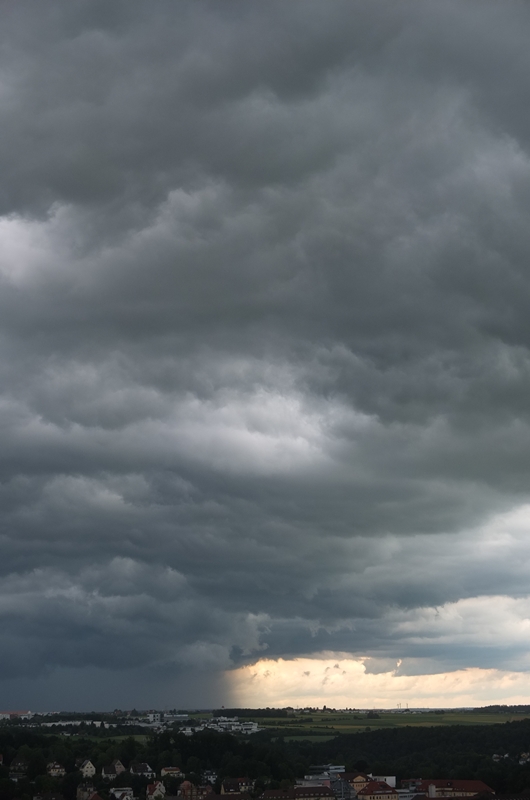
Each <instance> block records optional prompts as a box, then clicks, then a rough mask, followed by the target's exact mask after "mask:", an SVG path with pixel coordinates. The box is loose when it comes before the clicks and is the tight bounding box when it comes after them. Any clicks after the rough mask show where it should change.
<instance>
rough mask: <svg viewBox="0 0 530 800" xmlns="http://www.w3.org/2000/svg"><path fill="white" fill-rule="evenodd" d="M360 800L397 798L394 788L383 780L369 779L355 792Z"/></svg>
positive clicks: (392, 799) (394, 799)
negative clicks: (362, 787)
mask: <svg viewBox="0 0 530 800" xmlns="http://www.w3.org/2000/svg"><path fill="white" fill-rule="evenodd" d="M357 797H359V799H360V800H385V798H386V799H387V800H398V798H399V795H398V793H397V792H396V790H395V789H394V788H393V787H392V786H389V785H388V783H385V781H370V782H369V783H368V784H367V785H366V786H365V787H364V789H361V790H360V791H359V792H358V793H357Z"/></svg>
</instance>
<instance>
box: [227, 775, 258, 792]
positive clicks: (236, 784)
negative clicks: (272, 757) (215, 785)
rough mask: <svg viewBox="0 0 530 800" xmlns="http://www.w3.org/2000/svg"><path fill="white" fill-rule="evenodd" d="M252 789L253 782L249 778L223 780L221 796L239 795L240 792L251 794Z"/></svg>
mask: <svg viewBox="0 0 530 800" xmlns="http://www.w3.org/2000/svg"><path fill="white" fill-rule="evenodd" d="M253 789H254V781H252V780H250V778H225V780H224V781H223V782H222V784H221V794H234V793H235V794H241V792H251V791H252V790H253Z"/></svg>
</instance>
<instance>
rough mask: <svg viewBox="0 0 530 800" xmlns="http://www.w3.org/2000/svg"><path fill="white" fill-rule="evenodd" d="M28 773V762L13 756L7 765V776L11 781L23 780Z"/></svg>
mask: <svg viewBox="0 0 530 800" xmlns="http://www.w3.org/2000/svg"><path fill="white" fill-rule="evenodd" d="M27 774H28V762H27V761H24V759H23V758H15V759H14V761H12V762H11V764H10V765H9V777H10V779H11V780H12V781H15V783H16V782H17V781H20V780H23V779H24V778H25V777H26V776H27Z"/></svg>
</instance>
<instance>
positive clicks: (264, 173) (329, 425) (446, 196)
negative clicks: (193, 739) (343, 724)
mask: <svg viewBox="0 0 530 800" xmlns="http://www.w3.org/2000/svg"><path fill="white" fill-rule="evenodd" d="M6 9H7V11H6V25H5V29H3V32H2V37H3V49H2V51H1V52H2V55H1V58H0V122H1V124H2V130H3V144H2V148H1V151H0V169H1V170H2V175H3V180H2V188H1V191H0V213H1V214H2V216H1V218H0V237H1V240H2V248H1V249H2V254H1V256H0V385H1V393H0V429H1V436H2V448H1V450H0V520H1V523H0V525H1V527H0V537H1V543H2V556H3V557H2V562H1V564H0V572H1V576H0V618H1V624H0V637H1V650H2V659H1V662H0V674H1V675H2V676H3V677H4V679H5V680H6V681H8V682H12V681H13V680H14V679H16V678H17V676H22V679H24V676H27V679H28V680H32V681H34V684H33V685H34V686H36V685H37V684H38V685H39V686H41V685H42V686H44V684H42V683H39V681H41V682H42V681H45V680H48V682H49V686H50V687H51V686H52V685H55V684H53V681H54V680H56V677H54V676H57V675H59V674H63V673H62V672H61V670H63V671H64V670H66V671H67V672H68V675H69V677H68V679H67V680H66V681H65V685H66V684H68V686H69V687H71V684H72V682H75V675H79V676H81V675H83V674H85V672H86V669H88V670H96V671H97V670H101V671H102V674H105V675H107V677H106V678H105V679H98V680H101V687H102V688H101V693H100V695H99V696H100V702H101V704H102V705H105V704H107V703H110V702H112V701H111V700H110V697H111V695H112V696H114V695H113V693H114V692H115V683H114V682H113V681H114V677H113V675H114V674H115V672H116V671H118V674H122V675H123V676H126V675H127V676H128V677H124V683H123V685H127V686H128V687H129V688H128V689H127V691H128V692H129V695H130V700H127V697H123V704H124V705H127V704H130V705H134V704H135V702H136V700H135V691H137V692H138V693H139V694H138V696H142V697H144V698H145V702H146V703H149V702H150V701H149V695H148V693H147V694H146V693H145V682H146V681H148V680H149V679H148V678H146V676H148V675H154V674H159V673H160V671H162V672H163V673H164V675H165V676H175V680H174V682H172V681H173V679H172V678H171V679H170V678H168V679H167V682H164V681H165V679H164V681H162V682H160V681H159V685H162V684H163V685H164V686H167V687H169V688H168V689H167V691H168V695H169V694H171V698H172V699H173V698H174V701H175V702H177V703H181V704H185V703H186V702H188V701H189V702H190V703H201V702H202V701H203V699H204V698H205V697H208V698H210V700H209V702H210V703H212V702H214V700H215V702H219V701H220V700H222V699H223V698H224V695H223V694H222V693H223V692H228V691H229V689H227V688H226V685H225V686H224V688H223V685H222V684H220V683H219V681H218V679H217V678H214V677H213V676H214V675H215V674H218V673H219V672H220V671H224V670H227V669H232V668H237V667H240V666H241V665H242V664H248V663H249V662H251V661H253V660H254V661H255V660H257V659H259V658H261V657H264V656H267V657H269V658H272V659H273V658H279V657H285V658H296V657H298V656H310V655H311V654H315V653H316V654H318V653H320V652H324V651H326V652H337V653H350V654H352V656H353V657H355V658H366V657H370V658H371V659H372V661H371V662H363V663H366V664H368V663H371V664H372V665H373V668H374V670H376V669H379V668H380V669H381V670H386V666H385V665H388V663H394V662H396V663H397V661H398V660H401V664H402V666H401V667H400V669H401V671H402V672H403V674H405V675H407V674H413V673H414V674H416V673H418V674H421V672H422V670H423V672H425V673H429V674H434V673H437V672H443V671H445V670H455V669H464V668H468V667H469V668H488V669H490V668H491V669H499V670H503V669H504V670H508V671H509V670H513V671H517V670H522V671H524V670H527V669H528V663H527V655H526V650H525V643H524V639H525V630H526V629H525V625H526V619H527V603H528V601H527V591H528V590H527V587H528V554H527V549H528V548H527V545H526V530H527V528H528V507H527V503H528V485H529V481H528V479H529V473H530V458H529V453H530V425H529V412H528V403H527V402H526V400H527V396H528V389H529V387H530V356H529V346H530V328H529V325H528V313H527V307H528V299H529V296H530V276H529V273H528V265H527V260H528V259H527V252H528V246H529V244H530V241H529V236H528V225H527V214H528V207H529V203H530V158H529V136H530V129H529V124H528V119H527V114H526V112H525V111H524V109H525V108H526V104H525V97H526V83H527V74H528V64H527V61H528V58H529V56H528V52H527V46H526V42H527V33H528V28H529V27H530V14H529V12H528V10H527V9H525V8H524V7H522V6H520V5H516V4H511V3H509V2H508V3H504V4H503V5H502V7H501V6H499V5H498V4H494V3H491V4H488V3H486V4H481V6H480V9H479V8H478V6H476V5H475V4H474V3H468V4H466V5H465V7H464V6H462V4H457V3H444V2H443V3H437V4H436V5H435V6H433V5H426V6H421V7H420V6H418V5H417V4H414V3H407V2H405V3H401V4H399V5H396V4H394V3H385V2H378V3H375V4H374V3H371V2H370V3H368V2H367V3H358V4H351V3H347V2H338V1H337V2H332V3H330V4H327V5H326V8H325V11H324V9H323V6H322V5H321V4H317V3H308V2H304V3H298V2H292V3H289V5H288V6H286V5H285V4H282V3H274V2H273V3H271V4H268V6H267V9H265V8H257V7H248V8H247V7H245V8H244V9H243V8H242V7H241V6H239V5H236V4H232V3H230V2H228V3H224V4H222V6H220V5H219V4H215V3H203V4H201V5H200V6H197V4H193V3H186V2H184V3H180V4H178V6H176V5H175V4H173V3H170V2H164V1H163V0H162V2H159V3H158V4H157V6H156V9H149V13H147V10H146V8H145V6H144V5H143V4H141V3H136V2H130V1H129V2H127V3H125V2H123V3H122V2H119V1H118V2H116V3H114V4H112V6H109V5H108V4H106V3H103V2H102V3H99V2H96V3H94V2H90V3H88V2H85V0H76V2H72V3H70V4H69V6H68V8H64V7H63V6H62V4H59V3H55V2H54V1H53V0H50V2H47V3H43V4H41V5H39V7H38V9H37V8H34V7H33V6H31V7H30V6H29V4H27V3H25V2H17V3H15V2H10V3H8V4H7V6H6ZM359 663H361V662H359ZM377 664H379V667H377ZM197 668H199V672H198V673H197ZM83 670H85V672H83ZM157 670H158V673H157ZM200 670H203V672H202V673H201V672H200ZM407 670H408V672H407ZM105 671H106V672H105ZM309 671H310V672H311V674H313V673H312V671H311V670H309ZM94 674H95V673H94ZM195 674H198V675H199V677H197V678H196V680H194V679H192V678H190V677H189V676H190V675H195ZM201 674H202V676H203V677H202V678H201V677H200V675H201ZM238 674H242V673H238ZM374 674H375V673H374ZM381 674H383V673H381ZM131 676H133V677H131ZM134 676H136V677H134ZM140 676H141V677H140ZM105 681H106V683H105ZM7 685H8V684H6V686H7ZM9 685H10V686H12V685H14V684H12V683H9ZM17 686H18V688H17V692H18V695H17V696H18V697H19V699H20V703H21V704H22V705H25V703H24V702H23V701H24V696H25V694H24V693H27V692H28V691H30V684H29V683H25V684H24V683H20V684H17ZM105 686H107V687H108V688H107V689H105ZM111 686H112V687H114V688H113V689H112V691H111V688H110V687H111ZM135 687H136V688H135ZM179 687H180V688H179ZM212 687H214V688H212ZM50 691H51V690H50ZM53 691H54V692H56V689H54V690H53ZM65 691H66V689H65ZM68 691H69V692H70V694H68V697H69V698H70V699H69V700H68V702H71V704H72V705H74V706H75V705H76V702H75V699H74V697H75V693H73V690H71V688H69V689H68ZM470 691H471V690H470ZM142 692H143V694H142ZM26 696H27V695H26ZM50 696H53V697H54V698H56V697H57V696H58V695H57V693H55V694H53V692H52V695H50ZM65 696H66V695H65ZM154 697H155V695H154V694H153V698H154ZM157 699H158V695H157ZM172 699H171V700H170V699H169V697H168V702H172V701H173V700H172ZM58 702H59V701H58ZM152 702H154V700H153V701H152ZM256 702H258V701H257V700H256ZM20 703H19V704H20ZM77 704H78V705H79V703H77ZM350 704H351V703H350Z"/></svg>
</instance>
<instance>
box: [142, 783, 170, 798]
mask: <svg viewBox="0 0 530 800" xmlns="http://www.w3.org/2000/svg"><path fill="white" fill-rule="evenodd" d="M165 794H166V787H165V786H164V784H163V783H162V781H155V782H154V783H149V784H148V785H147V789H146V790H145V796H146V798H147V800H162V798H163V797H164V795H165Z"/></svg>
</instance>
